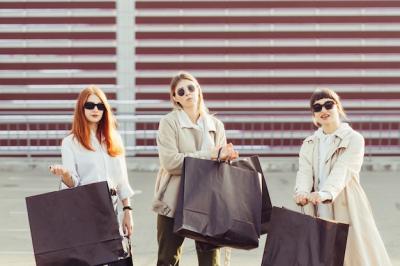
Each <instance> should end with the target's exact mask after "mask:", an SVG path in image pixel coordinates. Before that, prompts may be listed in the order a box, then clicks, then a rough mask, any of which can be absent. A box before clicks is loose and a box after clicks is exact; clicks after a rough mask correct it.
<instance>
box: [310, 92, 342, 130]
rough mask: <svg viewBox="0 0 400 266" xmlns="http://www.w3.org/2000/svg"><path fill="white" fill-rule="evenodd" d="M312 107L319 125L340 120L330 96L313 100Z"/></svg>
mask: <svg viewBox="0 0 400 266" xmlns="http://www.w3.org/2000/svg"><path fill="white" fill-rule="evenodd" d="M312 109H313V112H314V119H315V121H316V122H317V123H318V124H320V125H321V126H324V125H329V124H330V123H338V122H339V121H340V119H339V112H338V109H337V106H336V103H335V101H334V100H332V99H330V98H323V99H320V100H318V101H315V102H314V104H313V108H312Z"/></svg>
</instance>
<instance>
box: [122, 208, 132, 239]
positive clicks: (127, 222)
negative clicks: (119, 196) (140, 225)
mask: <svg viewBox="0 0 400 266" xmlns="http://www.w3.org/2000/svg"><path fill="white" fill-rule="evenodd" d="M122 230H123V232H124V235H126V236H128V237H131V235H132V233H133V220H132V214H131V211H130V210H125V211H124V218H123V219H122Z"/></svg>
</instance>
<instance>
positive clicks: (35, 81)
mask: <svg viewBox="0 0 400 266" xmlns="http://www.w3.org/2000/svg"><path fill="white" fill-rule="evenodd" d="M0 84H1V85H62V84H116V79H115V78H100V77H89V78H0Z"/></svg>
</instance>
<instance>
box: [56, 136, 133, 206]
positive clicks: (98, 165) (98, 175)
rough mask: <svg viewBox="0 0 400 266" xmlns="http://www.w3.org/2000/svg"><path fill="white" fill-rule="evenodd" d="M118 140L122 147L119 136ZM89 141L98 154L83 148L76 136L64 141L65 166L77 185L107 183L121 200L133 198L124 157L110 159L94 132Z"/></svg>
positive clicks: (62, 151)
mask: <svg viewBox="0 0 400 266" xmlns="http://www.w3.org/2000/svg"><path fill="white" fill-rule="evenodd" d="M117 137H118V139H119V140H120V143H121V144H122V139H121V137H120V136H119V134H117ZM90 140H91V144H92V147H93V148H94V150H95V151H90V150H87V149H86V148H85V147H83V146H82V145H81V144H80V143H79V142H78V140H77V139H75V138H74V136H73V134H71V135H69V136H67V137H65V138H64V139H63V141H62V145H61V155H62V164H63V166H64V167H65V168H66V169H68V171H69V172H70V173H71V176H72V179H73V181H74V185H75V186H81V185H87V184H91V183H95V182H101V181H107V183H108V186H109V187H110V188H114V189H116V191H117V195H118V198H119V199H120V200H124V199H126V198H129V197H131V196H133V190H132V188H131V186H130V185H129V180H128V172H127V168H126V161H125V156H124V155H119V156H116V157H112V156H110V155H109V154H108V153H107V148H106V146H105V145H101V144H100V142H99V141H98V140H97V138H96V136H95V134H94V133H93V132H92V133H91V135H90ZM65 187H66V186H65V185H64V188H65Z"/></svg>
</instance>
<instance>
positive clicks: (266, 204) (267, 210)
mask: <svg viewBox="0 0 400 266" xmlns="http://www.w3.org/2000/svg"><path fill="white" fill-rule="evenodd" d="M232 165H233V166H237V167H240V168H244V169H251V170H255V171H257V172H259V173H260V174H261V176H262V179H261V188H262V201H261V207H262V208H261V234H262V235H263V234H266V233H268V226H269V221H270V219H271V212H272V203H271V198H270V197H269V192H268V188H267V183H266V182H265V176H264V173H263V170H262V168H261V164H260V161H259V159H258V156H251V157H248V158H246V159H245V160H238V161H234V162H232Z"/></svg>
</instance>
